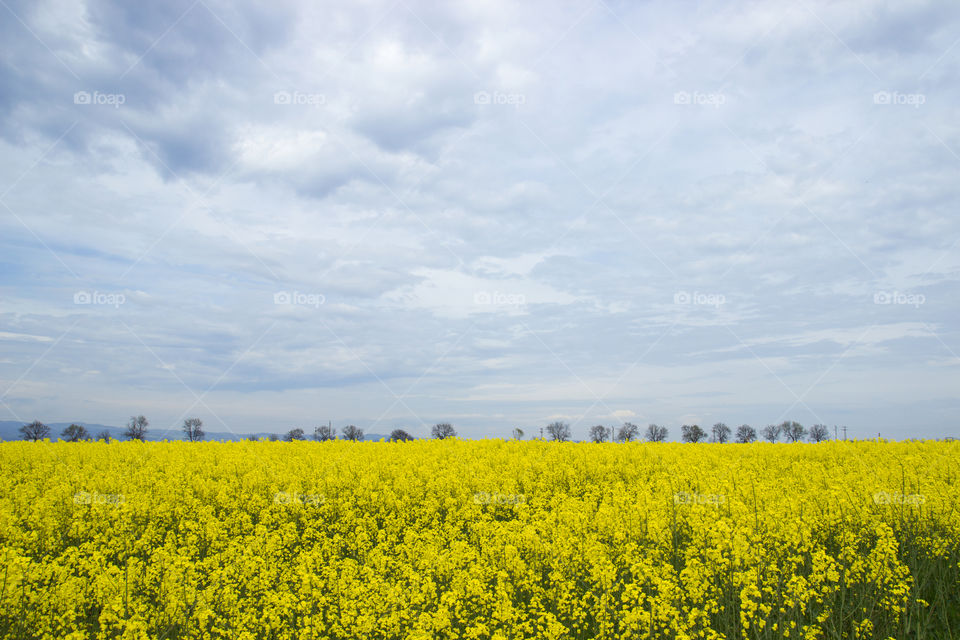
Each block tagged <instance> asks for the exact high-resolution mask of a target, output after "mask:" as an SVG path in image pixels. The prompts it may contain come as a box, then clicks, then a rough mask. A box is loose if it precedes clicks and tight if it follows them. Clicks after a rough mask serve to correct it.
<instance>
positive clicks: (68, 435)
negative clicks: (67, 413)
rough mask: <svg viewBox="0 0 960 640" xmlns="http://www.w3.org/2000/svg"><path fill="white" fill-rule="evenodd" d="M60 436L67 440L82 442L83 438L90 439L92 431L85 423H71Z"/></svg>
mask: <svg viewBox="0 0 960 640" xmlns="http://www.w3.org/2000/svg"><path fill="white" fill-rule="evenodd" d="M60 437H61V438H62V439H64V440H66V441H67V442H80V441H81V440H89V439H90V432H89V431H87V429H86V427H84V426H83V425H80V424H71V425H70V426H69V427H67V428H66V429H64V430H63V431H62V432H61V433H60Z"/></svg>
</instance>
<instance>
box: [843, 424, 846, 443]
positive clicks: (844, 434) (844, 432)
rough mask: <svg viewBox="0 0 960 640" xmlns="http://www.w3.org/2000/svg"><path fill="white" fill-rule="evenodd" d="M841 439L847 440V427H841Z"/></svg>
mask: <svg viewBox="0 0 960 640" xmlns="http://www.w3.org/2000/svg"><path fill="white" fill-rule="evenodd" d="M843 439H844V440H846V439H847V425H843Z"/></svg>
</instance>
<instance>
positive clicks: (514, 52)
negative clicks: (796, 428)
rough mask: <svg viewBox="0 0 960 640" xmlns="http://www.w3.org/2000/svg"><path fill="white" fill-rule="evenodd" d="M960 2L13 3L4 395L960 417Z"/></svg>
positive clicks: (913, 425)
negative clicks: (958, 393)
mask: <svg viewBox="0 0 960 640" xmlns="http://www.w3.org/2000/svg"><path fill="white" fill-rule="evenodd" d="M958 38H960V5H958V4H956V3H951V2H946V1H943V2H925V1H922V0H917V1H916V2H909V3H894V2H878V1H871V2H864V1H851V2H845V3H833V2H828V1H826V0H824V1H814V0H797V1H795V2H793V1H791V2H730V1H726V0H725V1H722V2H698V3H694V2H626V1H624V2H617V1H615V0H586V1H577V2H563V1H561V2H555V1H552V0H551V1H543V2H540V1H531V2H499V1H496V0H494V1H489V0H483V1H472V0H469V1H461V2H455V3H433V2H420V1H418V0H387V1H379V0H371V1H366V0H361V1H356V0H351V1H349V2H324V3H314V2H289V1H287V0H276V1H274V2H270V3H259V2H253V1H250V0H230V1H226V0H223V1H220V0H169V1H164V2H145V3H140V2H125V1H120V0H118V1H99V0H86V1H84V2H80V1H77V0H0V419H2V420H23V421H31V420H34V419H40V420H43V421H44V422H48V423H49V422H67V421H87V422H96V423H102V424H112V425H122V424H123V423H124V422H125V421H126V420H127V419H128V418H129V416H131V415H133V414H144V415H146V416H147V417H148V418H149V419H150V422H151V426H152V428H153V429H155V430H157V431H164V430H167V429H171V430H174V431H175V430H176V429H177V428H178V426H179V425H180V424H181V423H182V421H183V419H184V418H186V417H194V416H195V417H199V418H201V419H202V420H203V422H204V425H205V427H206V428H207V429H208V430H210V431H233V432H236V433H244V432H253V431H276V432H282V431H286V430H288V429H291V428H294V427H301V428H304V429H305V430H307V431H308V432H309V431H310V430H312V428H313V427H315V426H316V425H319V424H326V423H327V422H328V421H331V422H332V423H333V424H334V426H343V425H346V424H356V425H358V426H361V427H363V428H364V429H366V430H367V431H368V432H375V433H389V431H390V430H392V429H395V428H403V429H405V430H407V431H408V432H410V433H411V434H413V435H415V436H427V435H429V432H430V426H431V425H432V424H434V423H436V422H451V423H453V425H454V427H455V428H456V429H457V431H458V433H459V434H460V435H461V436H465V437H506V436H509V434H510V432H511V431H512V429H513V428H515V427H520V428H521V429H523V430H524V431H525V432H526V434H527V436H531V435H539V429H540V428H541V427H543V426H545V425H546V424H547V423H549V422H551V421H555V420H562V421H566V422H569V423H570V424H571V427H572V431H573V435H574V437H575V438H585V437H586V435H587V431H588V429H589V427H590V426H592V425H595V424H604V425H608V426H610V425H613V426H616V425H620V424H621V423H622V422H624V421H629V422H633V423H636V424H638V425H640V426H641V428H643V427H645V426H646V425H647V424H649V423H658V424H662V425H665V426H667V427H668V428H669V429H670V436H671V438H677V437H678V436H679V431H680V425H682V424H693V423H696V424H700V425H712V424H714V423H716V422H725V423H726V424H728V425H731V426H734V427H735V426H736V425H739V424H743V423H746V424H751V425H754V426H755V427H758V428H759V427H761V426H763V425H766V424H770V423H779V422H781V421H784V420H796V421H799V422H801V423H802V424H804V425H808V426H809V425H812V424H814V423H823V424H827V425H828V426H830V428H831V432H832V431H833V426H834V425H838V426H840V425H843V426H846V427H847V429H848V435H849V436H850V437H860V438H863V437H876V435H877V434H882V436H883V437H887V438H908V437H937V438H939V437H945V436H960V432H958V419H957V417H958V411H960V399H958V397H957V392H958V384H957V383H958V381H960V375H958V374H960V356H958V353H960V330H958V329H960V326H958V320H957V318H958V316H960V302H958V301H960V295H958V294H960V287H958V283H960V255H958V254H960V244H958V242H960V218H958V216H957V213H958V207H957V205H958V203H960V198H958V196H960V180H958V175H960V118H958V117H957V115H958V110H957V107H958V104H960V39H958Z"/></svg>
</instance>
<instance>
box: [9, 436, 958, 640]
mask: <svg viewBox="0 0 960 640" xmlns="http://www.w3.org/2000/svg"><path fill="white" fill-rule="evenodd" d="M0 466H2V469H3V472H2V474H0V558H2V562H3V566H2V573H3V577H2V587H0V637H2V638H16V639H18V640H19V639H24V638H55V639H62V638H68V639H71V640H74V639H76V640H79V639H81V638H102V639H106V638H129V639H146V638H230V639H253V638H278V639H279V638H298V639H308V638H311V639H312V638H422V639H424V640H426V639H431V638H497V639H501V638H502V639H506V638H671V639H686V638H749V639H761V638H801V639H812V638H825V639H832V638H890V637H893V638H898V639H905V638H937V639H940V638H950V637H960V622H958V618H960V595H958V594H960V554H958V547H960V500H958V498H960V443H955V442H929V441H927V442H899V443H896V442H830V443H820V444H773V445H771V444H764V443H754V444H748V445H738V444H722V445H717V444H697V445H694V444H639V443H637V444H588V443H548V442H540V441H527V442H515V441H500V440H485V441H463V440H444V441H414V442H408V443H386V442H383V443H370V442H358V443H354V442H345V441H334V442H323V443H320V442H237V443H216V442H211V443H185V442H154V443H149V442H148V443H141V442H124V443H118V442H111V443H103V442H95V443H94V442H88V443H63V442H55V443H51V442H35V443H31V442H7V443H2V444H0Z"/></svg>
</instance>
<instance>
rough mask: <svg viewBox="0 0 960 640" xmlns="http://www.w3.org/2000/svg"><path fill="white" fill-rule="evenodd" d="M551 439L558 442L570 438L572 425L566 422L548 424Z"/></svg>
mask: <svg viewBox="0 0 960 640" xmlns="http://www.w3.org/2000/svg"><path fill="white" fill-rule="evenodd" d="M547 433H548V434H549V435H550V439H551V440H554V441H556V442H566V441H567V440H569V439H570V425H569V424H567V423H566V422H559V421H558V422H551V423H550V424H548V425H547Z"/></svg>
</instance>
